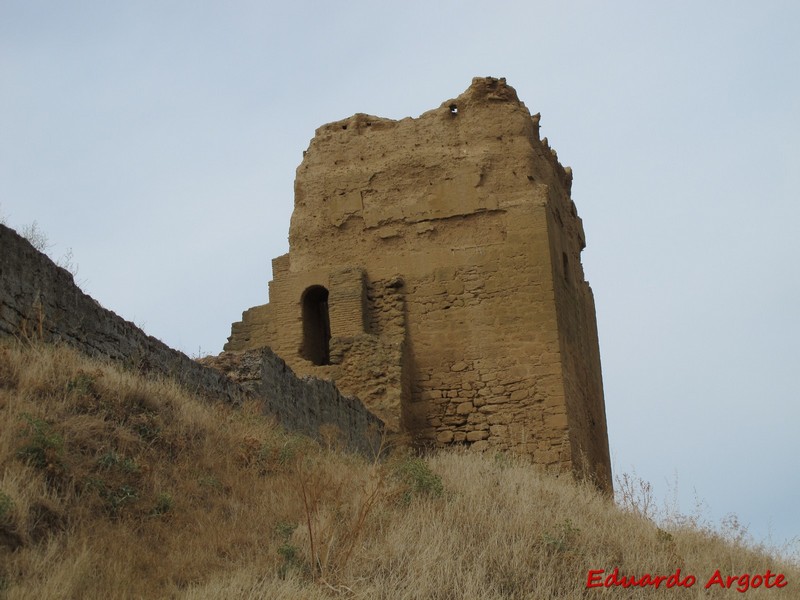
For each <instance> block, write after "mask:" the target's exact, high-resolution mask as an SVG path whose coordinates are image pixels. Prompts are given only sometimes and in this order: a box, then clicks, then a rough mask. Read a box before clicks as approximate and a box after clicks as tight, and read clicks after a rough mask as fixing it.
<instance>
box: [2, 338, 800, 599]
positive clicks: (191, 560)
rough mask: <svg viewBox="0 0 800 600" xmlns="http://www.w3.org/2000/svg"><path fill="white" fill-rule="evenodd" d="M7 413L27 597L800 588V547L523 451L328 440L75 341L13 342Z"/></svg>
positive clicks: (693, 593) (11, 563)
mask: <svg viewBox="0 0 800 600" xmlns="http://www.w3.org/2000/svg"><path fill="white" fill-rule="evenodd" d="M0 423H2V428H0V465H2V480H0V584H1V585H2V588H3V590H4V593H5V595H6V596H7V597H8V598H10V599H18V598H53V599H58V598H185V599H196V600H200V599H206V598H286V599H302V598H308V599H317V598H320V599H321V598H339V597H345V598H370V599H372V598H377V599H381V598H383V599H387V600H388V599H393V600H394V599H398V600H402V599H411V598H418V599H446V598H447V599H449V598H453V599H456V598H458V599H461V598H487V599H488V598H509V599H511V598H515V599H522V598H594V597H600V596H602V597H613V598H628V597H630V598H634V597H636V598H639V597H643V595H646V597H648V598H661V597H663V598H675V597H690V598H694V597H702V598H731V597H738V593H737V591H736V589H735V588H736V587H743V586H744V580H743V579H738V580H737V581H736V582H733V583H732V588H731V589H727V588H723V587H722V586H720V585H716V584H715V585H713V586H712V587H711V588H710V589H708V590H705V589H703V588H704V585H705V584H706V582H707V581H708V580H709V578H711V577H712V576H713V575H714V573H715V571H716V570H717V569H719V570H720V572H721V573H720V574H721V575H722V576H723V577H725V576H728V575H741V574H743V573H748V574H751V575H755V574H758V573H760V574H762V575H763V574H764V573H765V572H766V570H767V569H770V570H771V572H772V573H781V574H783V575H784V577H785V580H786V581H788V584H787V585H786V586H785V587H782V588H777V587H773V588H771V589H765V588H764V586H763V583H762V584H761V586H760V587H758V588H757V589H753V588H750V589H749V590H748V591H747V597H751V598H762V597H763V598H797V597H800V591H799V590H800V587H798V586H800V567H798V565H797V564H789V563H787V562H782V561H781V560H779V559H777V558H775V557H772V556H769V555H768V554H766V553H764V552H762V551H758V550H755V549H751V548H748V547H747V546H746V545H745V544H743V543H741V542H737V541H736V540H735V539H734V540H731V539H723V538H722V537H720V536H716V535H713V534H711V533H709V532H708V531H701V530H700V529H698V528H693V527H691V526H685V527H683V528H680V529H678V528H676V529H675V530H670V531H664V530H661V529H659V528H658V527H656V526H655V525H654V524H652V523H651V522H649V521H647V520H646V519H643V518H641V517H638V516H636V515H635V514H631V513H630V512H624V511H621V510H620V509H618V508H617V507H616V506H615V505H614V504H613V503H611V502H610V501H609V500H608V499H607V498H605V497H603V496H601V495H599V494H598V493H597V492H596V491H595V490H594V489H593V488H590V487H588V486H583V485H578V484H575V483H574V482H572V481H571V480H569V479H568V478H565V477H561V478H556V477H554V476H552V475H548V474H544V473H541V472H539V471H537V470H536V469H534V468H533V467H531V466H529V465H527V464H526V463H524V462H522V461H518V460H515V459H511V458H509V457H506V456H504V455H499V456H494V455H488V454H486V455H482V454H477V453H459V452H447V453H440V454H438V455H435V456H431V457H428V458H425V459H424V460H423V459H420V458H417V457H414V456H411V455H408V454H406V453H404V452H402V451H399V450H397V451H395V452H393V453H392V454H391V456H390V458H389V459H388V460H386V461H381V462H378V461H372V462H370V461H368V460H366V459H364V458H362V457H356V456H353V455H350V454H346V453H344V452H342V451H340V450H338V449H337V435H336V432H335V431H333V430H331V431H328V432H327V436H326V437H327V440H328V442H329V443H328V444H327V447H320V446H319V445H318V444H316V443H314V442H311V441H310V440H308V439H307V438H304V437H301V436H297V435H291V434H287V433H286V432H285V431H282V430H281V429H279V428H277V427H276V426H274V425H273V424H272V423H271V422H270V421H269V420H268V419H266V418H265V417H263V416H261V414H260V411H259V409H258V407H257V406H255V405H245V406H242V407H240V408H232V407H230V406H228V405H223V404H209V403H208V402H204V401H200V400H198V399H195V398H193V397H191V396H190V395H188V394H187V393H186V392H185V391H183V390H182V389H181V388H179V387H178V386H177V385H175V384H174V383H172V382H170V381H166V380H159V379H145V378H142V377H139V376H136V375H135V374H131V373H129V372H125V371H121V370H120V369H119V368H118V367H116V366H113V365H107V364H103V363H100V362H96V361H90V360H88V359H86V358H84V357H83V356H81V355H79V354H77V353H75V352H74V351H72V350H69V349H66V348H55V347H52V346H41V345H20V344H11V345H9V344H6V345H4V346H0ZM614 568H618V569H619V573H620V574H625V575H635V576H636V577H637V578H639V577H642V576H644V575H645V574H651V575H652V576H653V577H655V576H657V575H662V576H668V575H670V574H672V573H674V572H675V571H676V569H680V571H681V579H684V578H685V577H686V576H687V575H689V574H693V575H694V576H695V577H696V578H697V582H696V583H695V584H694V585H693V586H692V587H691V588H688V589H687V588H683V587H675V588H666V583H667V582H666V581H664V582H662V584H660V585H659V588H658V589H655V588H654V587H652V586H649V587H648V589H646V590H642V589H638V588H631V589H625V588H622V587H614V588H613V589H608V590H605V589H603V588H592V589H587V578H588V577H589V575H590V570H592V569H597V570H600V569H603V570H604V571H605V572H604V573H602V575H600V574H598V575H597V577H599V578H600V581H602V580H603V579H604V578H605V577H606V576H607V575H608V573H611V572H612V571H613V570H614ZM756 581H757V580H752V583H755V582H756ZM770 582H771V583H772V584H773V585H774V584H775V583H776V582H777V579H776V577H775V576H774V575H773V577H772V578H771V579H770ZM748 583H749V582H748ZM0 594H2V592H0Z"/></svg>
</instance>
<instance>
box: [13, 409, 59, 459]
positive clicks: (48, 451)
mask: <svg viewBox="0 0 800 600" xmlns="http://www.w3.org/2000/svg"><path fill="white" fill-rule="evenodd" d="M22 419H23V420H24V421H25V422H26V425H25V426H24V428H23V431H22V435H23V437H24V438H25V443H24V444H23V446H22V447H21V448H20V449H19V450H18V452H17V456H19V457H20V458H22V459H24V460H27V461H28V462H29V463H30V464H32V465H33V466H35V467H38V468H40V469H47V470H48V471H57V470H61V468H62V467H63V464H62V457H63V453H64V440H63V438H62V437H61V436H60V435H59V434H58V433H56V432H55V431H53V429H52V425H51V424H50V423H48V422H47V421H45V420H43V419H38V418H36V417H32V416H31V415H29V414H27V413H25V414H23V415H22Z"/></svg>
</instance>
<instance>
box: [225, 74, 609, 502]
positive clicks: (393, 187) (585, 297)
mask: <svg viewBox="0 0 800 600" xmlns="http://www.w3.org/2000/svg"><path fill="white" fill-rule="evenodd" d="M571 184H572V173H571V170H570V169H568V168H564V167H562V166H561V164H560V163H559V162H558V159H557V156H556V153H555V151H554V150H552V149H551V148H550V146H549V144H548V142H547V140H546V139H544V140H541V139H540V138H539V116H538V115H534V116H531V115H530V113H529V112H528V110H527V108H526V107H525V105H524V104H523V103H522V102H520V101H519V99H518V98H517V94H516V92H515V91H514V89H513V88H512V87H510V86H508V85H507V84H506V82H505V80H504V79H494V78H476V79H474V80H473V82H472V85H471V86H470V87H469V88H468V89H467V90H466V91H465V92H464V93H463V94H461V95H460V96H458V97H457V98H454V99H450V100H446V101H445V102H443V103H442V104H441V105H440V106H439V107H438V108H436V109H434V110H431V111H428V112H426V113H424V114H423V115H421V116H420V117H418V118H416V119H412V118H406V119H402V120H399V121H394V120H390V119H383V118H379V117H374V116H370V115H365V114H357V115H355V116H353V117H351V118H349V119H344V120H342V121H337V122H335V123H330V124H328V125H324V126H322V127H320V128H319V129H318V130H317V132H316V135H315V137H314V139H312V140H311V143H310V145H309V148H308V150H307V152H305V153H304V159H303V162H302V164H301V165H300V167H299V168H298V169H297V177H296V180H295V205H294V212H293V214H292V220H291V226H290V231H289V247H290V249H289V253H288V255H285V256H283V257H281V258H280V259H278V260H276V263H278V264H274V267H275V268H274V269H273V281H271V282H270V288H269V289H270V296H269V300H270V302H269V304H268V305H265V306H263V307H259V308H258V312H257V313H255V314H254V313H245V315H244V319H243V322H242V323H241V324H239V325H237V326H235V327H234V330H233V332H232V335H231V337H230V338H229V343H228V344H227V345H226V350H243V349H247V348H256V347H259V346H262V345H268V346H270V347H271V348H273V350H275V352H276V353H277V354H278V355H280V356H281V357H283V358H284V359H285V360H286V362H287V363H288V364H289V365H290V366H291V367H292V368H293V369H295V370H296V371H297V372H299V373H303V374H313V375H315V376H319V377H325V378H329V379H331V380H333V381H335V382H336V383H337V385H338V386H339V387H340V389H342V391H343V392H344V393H346V394H353V395H356V396H358V397H359V398H361V399H362V400H363V401H364V402H365V404H366V405H367V406H368V407H369V408H370V409H371V410H373V411H374V412H375V413H376V414H378V415H379V416H380V417H381V418H382V419H383V420H384V421H385V422H386V423H387V425H388V426H389V427H390V428H392V429H400V430H403V431H405V432H408V433H410V434H411V435H412V436H413V438H414V440H415V441H416V442H417V443H419V444H428V445H445V444H451V443H460V444H467V445H470V446H472V447H473V448H476V449H494V450H508V451H513V452H519V453H525V454H529V455H531V456H532V457H533V460H534V461H535V462H536V463H538V464H541V465H546V466H554V467H558V468H562V469H573V470H576V471H578V470H580V471H588V474H589V475H591V476H592V477H594V478H596V480H597V481H598V483H599V484H600V485H601V486H603V487H607V488H610V485H611V470H610V459H609V452H608V440H607V433H606V420H605V409H604V402H603V389H602V378H601V371H600V357H599V350H598V343H597V332H596V323H595V314H594V304H593V300H592V293H591V289H590V288H589V285H588V284H587V282H586V281H585V279H584V275H583V269H582V266H581V261H580V253H581V250H582V249H583V247H584V246H585V240H584V233H583V227H582V224H581V220H580V218H579V217H578V215H577V212H576V209H575V205H574V203H573V202H572V200H571V198H570V191H571ZM342 274H350V275H349V276H343V275H342ZM251 315H252V316H251ZM256 317H257V318H258V319H260V320H256ZM242 332H246V333H242Z"/></svg>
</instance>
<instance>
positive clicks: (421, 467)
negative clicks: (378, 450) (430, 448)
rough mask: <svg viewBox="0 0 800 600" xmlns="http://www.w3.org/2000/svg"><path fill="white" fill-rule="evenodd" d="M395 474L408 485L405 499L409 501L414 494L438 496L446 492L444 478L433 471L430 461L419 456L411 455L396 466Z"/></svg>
mask: <svg viewBox="0 0 800 600" xmlns="http://www.w3.org/2000/svg"><path fill="white" fill-rule="evenodd" d="M394 472H395V475H396V476H397V477H398V478H399V479H400V480H401V481H402V482H403V483H405V484H406V485H407V486H408V490H407V491H406V492H405V493H404V494H403V496H402V498H403V501H404V502H406V503H408V502H410V501H411V498H412V497H413V496H414V495H417V496H428V497H431V498H438V497H439V496H441V495H442V492H444V486H443V485H442V478H441V477H439V476H438V475H437V474H436V473H434V472H433V471H431V468H430V467H429V466H428V463H427V462H425V461H424V460H423V459H422V458H420V457H418V456H409V457H406V458H405V459H404V460H402V461H401V462H400V463H398V464H397V465H396V466H395V470H394Z"/></svg>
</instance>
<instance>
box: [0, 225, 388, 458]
mask: <svg viewBox="0 0 800 600" xmlns="http://www.w3.org/2000/svg"><path fill="white" fill-rule="evenodd" d="M3 338H6V339H13V338H18V339H19V338H23V339H32V340H41V341H45V342H60V343H65V344H68V345H70V346H72V347H74V348H76V349H77V350H79V351H81V352H83V353H85V354H88V355H90V356H94V357H99V358H106V359H112V360H114V361H117V362H119V363H121V364H123V365H125V366H127V367H130V368H134V369H136V370H137V371H139V372H143V373H154V374H158V375H164V376H167V377H171V378H174V379H176V380H177V381H178V382H179V383H180V384H181V385H183V386H184V387H185V388H186V389H187V390H189V391H190V392H191V393H194V394H197V395H199V396H202V397H206V398H209V399H219V400H223V401H227V402H233V403H237V402H239V401H241V399H242V398H244V397H245V396H248V395H249V396H253V397H255V398H257V399H260V400H261V401H262V402H263V405H264V411H265V412H266V413H267V414H270V415H273V416H274V417H275V418H276V419H277V421H278V422H280V423H281V424H282V425H283V426H285V427H286V428H288V429H291V430H294V431H299V432H301V433H304V434H306V435H309V436H311V437H314V438H317V439H319V438H320V436H321V432H320V428H324V426H326V425H327V426H329V427H328V429H335V430H336V435H337V437H339V438H340V441H341V443H342V444H343V445H344V446H345V447H347V448H350V449H352V450H355V451H359V452H362V453H364V454H367V455H368V456H374V453H375V452H376V451H377V448H378V447H379V446H380V443H381V437H382V431H383V423H381V421H380V419H378V418H377V417H375V416H374V415H373V414H372V413H370V412H369V411H368V410H366V409H365V408H364V405H363V404H362V403H361V402H360V401H359V400H358V399H356V398H352V397H347V396H344V395H342V394H341V393H340V392H339V390H338V389H337V388H336V387H335V386H334V385H333V384H332V383H331V382H329V381H322V380H319V379H313V378H302V379H301V378H298V377H297V376H295V374H294V373H293V372H292V370H291V369H290V368H289V367H288V366H287V365H286V363H285V362H284V361H283V360H282V359H280V358H279V357H277V356H275V354H274V353H273V352H272V351H271V350H269V349H268V348H262V349H260V350H256V351H253V352H246V353H242V354H238V355H236V356H230V357H228V358H227V362H226V364H225V367H226V368H225V371H227V372H229V373H232V374H234V375H235V377H236V381H233V380H232V379H231V378H229V377H226V376H225V375H223V374H221V373H220V371H219V370H218V369H214V368H208V367H206V366H203V365H201V364H198V363H197V362H196V361H194V360H192V359H190V358H189V357H188V356H186V355H185V354H183V353H182V352H178V351H177V350H173V349H172V348H170V347H168V346H167V345H166V344H164V343H162V342H160V341H159V340H157V339H155V338H154V337H151V336H148V335H147V334H145V333H144V332H143V331H142V330H141V329H139V328H138V327H136V326H135V325H134V324H133V323H130V322H129V321H126V320H124V319H122V318H121V317H119V316H117V315H116V314H114V313H113V312H111V311H110V310H106V309H105V308H103V307H102V306H100V305H99V304H98V303H97V302H96V301H95V300H94V299H92V298H91V297H90V296H88V295H86V294H84V293H83V292H82V291H81V289H80V288H79V287H78V286H77V285H75V282H74V280H73V277H72V275H70V273H68V272H67V271H65V270H64V269H62V268H60V267H58V266H56V264H55V263H53V261H52V260H50V259H49V258H48V257H47V256H46V255H44V254H42V253H41V252H39V251H37V250H36V249H35V248H34V247H33V246H32V245H31V244H30V242H28V240H26V239H25V238H23V237H22V236H20V235H18V234H17V233H16V232H15V231H13V230H12V229H9V228H8V227H5V226H4V225H0V339H3ZM210 362H211V363H212V364H213V366H217V365H216V363H215V361H210ZM331 426H332V428H331Z"/></svg>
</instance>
